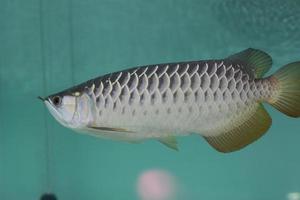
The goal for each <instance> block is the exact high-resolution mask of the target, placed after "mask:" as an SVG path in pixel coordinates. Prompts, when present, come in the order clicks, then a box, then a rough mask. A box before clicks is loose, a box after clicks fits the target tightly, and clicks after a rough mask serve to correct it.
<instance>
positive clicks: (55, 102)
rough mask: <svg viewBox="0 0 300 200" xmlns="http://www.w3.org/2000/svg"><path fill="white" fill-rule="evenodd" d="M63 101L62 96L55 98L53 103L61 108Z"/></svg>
mask: <svg viewBox="0 0 300 200" xmlns="http://www.w3.org/2000/svg"><path fill="white" fill-rule="evenodd" d="M61 101H62V99H61V97H60V96H55V97H53V99H52V102H53V104H54V105H55V106H59V105H60V104H61Z"/></svg>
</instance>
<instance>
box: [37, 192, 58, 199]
mask: <svg viewBox="0 0 300 200" xmlns="http://www.w3.org/2000/svg"><path fill="white" fill-rule="evenodd" d="M40 200H57V198H56V196H55V195H54V194H47V193H46V194H43V195H42V196H41V198H40Z"/></svg>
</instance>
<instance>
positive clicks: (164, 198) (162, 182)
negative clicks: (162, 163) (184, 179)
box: [137, 170, 175, 200]
mask: <svg viewBox="0 0 300 200" xmlns="http://www.w3.org/2000/svg"><path fill="white" fill-rule="evenodd" d="M174 182H175V181H174V178H173V177H172V176H171V175H170V174H169V173H168V172H166V171H162V170H149V171H145V172H143V173H142V174H141V175H140V177H139V179H138V185H137V187H138V188H137V189H138V193H139V196H140V198H141V200H171V199H172V198H173V197H174V192H175V183H174Z"/></svg>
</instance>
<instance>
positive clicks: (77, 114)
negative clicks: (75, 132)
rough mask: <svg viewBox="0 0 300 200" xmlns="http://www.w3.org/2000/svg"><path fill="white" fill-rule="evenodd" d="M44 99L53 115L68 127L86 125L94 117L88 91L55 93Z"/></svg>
mask: <svg viewBox="0 0 300 200" xmlns="http://www.w3.org/2000/svg"><path fill="white" fill-rule="evenodd" d="M40 99H43V98H40ZM43 101H44V103H45V104H46V106H47V108H48V110H49V111H50V113H51V114H52V115H53V117H54V118H55V119H56V120H57V121H58V122H59V123H60V124H62V125H63V126H66V127H68V128H73V129H74V128H75V129H76V128H81V127H84V126H86V125H87V124H89V123H90V121H91V120H92V119H93V118H92V117H93V116H92V111H91V106H90V102H91V99H90V96H89V95H88V94H86V93H82V94H79V93H75V94H55V95H50V96H48V97H46V98H45V99H43Z"/></svg>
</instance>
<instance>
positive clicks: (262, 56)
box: [227, 48, 272, 78]
mask: <svg viewBox="0 0 300 200" xmlns="http://www.w3.org/2000/svg"><path fill="white" fill-rule="evenodd" d="M227 59H230V60H237V61H242V62H244V63H245V64H246V66H244V67H245V68H246V71H247V72H248V74H249V75H252V76H254V77H255V78H262V77H263V76H264V74H265V73H267V72H268V71H269V69H270V68H271V66H272V58H271V56H269V55H268V54H267V53H265V52H263V51H261V50H258V49H252V48H249V49H246V50H244V51H241V52H239V53H237V54H234V55H232V56H229V57H228V58H227Z"/></svg>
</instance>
